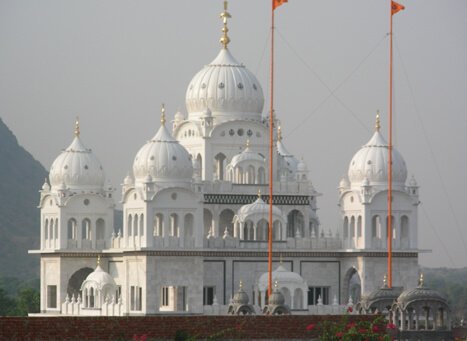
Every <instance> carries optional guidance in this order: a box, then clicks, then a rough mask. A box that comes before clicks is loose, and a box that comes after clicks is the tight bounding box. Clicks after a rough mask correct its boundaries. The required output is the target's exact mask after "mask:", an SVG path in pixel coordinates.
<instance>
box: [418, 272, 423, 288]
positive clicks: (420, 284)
mask: <svg viewBox="0 0 467 341" xmlns="http://www.w3.org/2000/svg"><path fill="white" fill-rule="evenodd" d="M418 286H419V287H423V272H422V273H420V280H419V283H418Z"/></svg>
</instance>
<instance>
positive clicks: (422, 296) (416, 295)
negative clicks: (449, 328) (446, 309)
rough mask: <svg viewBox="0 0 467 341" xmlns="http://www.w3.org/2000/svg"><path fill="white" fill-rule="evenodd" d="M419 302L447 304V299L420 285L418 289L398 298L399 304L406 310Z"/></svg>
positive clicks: (413, 289)
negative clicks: (410, 305)
mask: <svg viewBox="0 0 467 341" xmlns="http://www.w3.org/2000/svg"><path fill="white" fill-rule="evenodd" d="M417 301H437V302H442V303H444V304H447V301H446V298H445V297H444V296H442V295H441V294H440V293H439V292H437V291H436V290H433V289H430V288H426V287H424V286H423V285H419V286H418V287H416V288H412V289H408V290H405V291H404V292H402V294H401V295H400V296H399V297H398V298H397V303H398V304H399V305H400V306H402V308H403V309H405V308H406V307H407V306H408V305H409V304H411V303H413V302H417Z"/></svg>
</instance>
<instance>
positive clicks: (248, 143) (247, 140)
mask: <svg viewBox="0 0 467 341" xmlns="http://www.w3.org/2000/svg"><path fill="white" fill-rule="evenodd" d="M245 147H246V148H250V139H246V144H245Z"/></svg>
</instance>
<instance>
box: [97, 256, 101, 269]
mask: <svg viewBox="0 0 467 341" xmlns="http://www.w3.org/2000/svg"><path fill="white" fill-rule="evenodd" d="M97 266H101V255H97Z"/></svg>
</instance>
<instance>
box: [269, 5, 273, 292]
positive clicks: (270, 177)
mask: <svg viewBox="0 0 467 341" xmlns="http://www.w3.org/2000/svg"><path fill="white" fill-rule="evenodd" d="M270 72H271V75H270V111H269V231H268V232H269V235H268V301H269V297H271V294H272V199H273V196H272V194H273V192H272V183H273V180H274V178H273V176H274V175H273V171H272V167H273V157H274V154H273V145H274V138H273V137H274V0H271V70H270Z"/></svg>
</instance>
